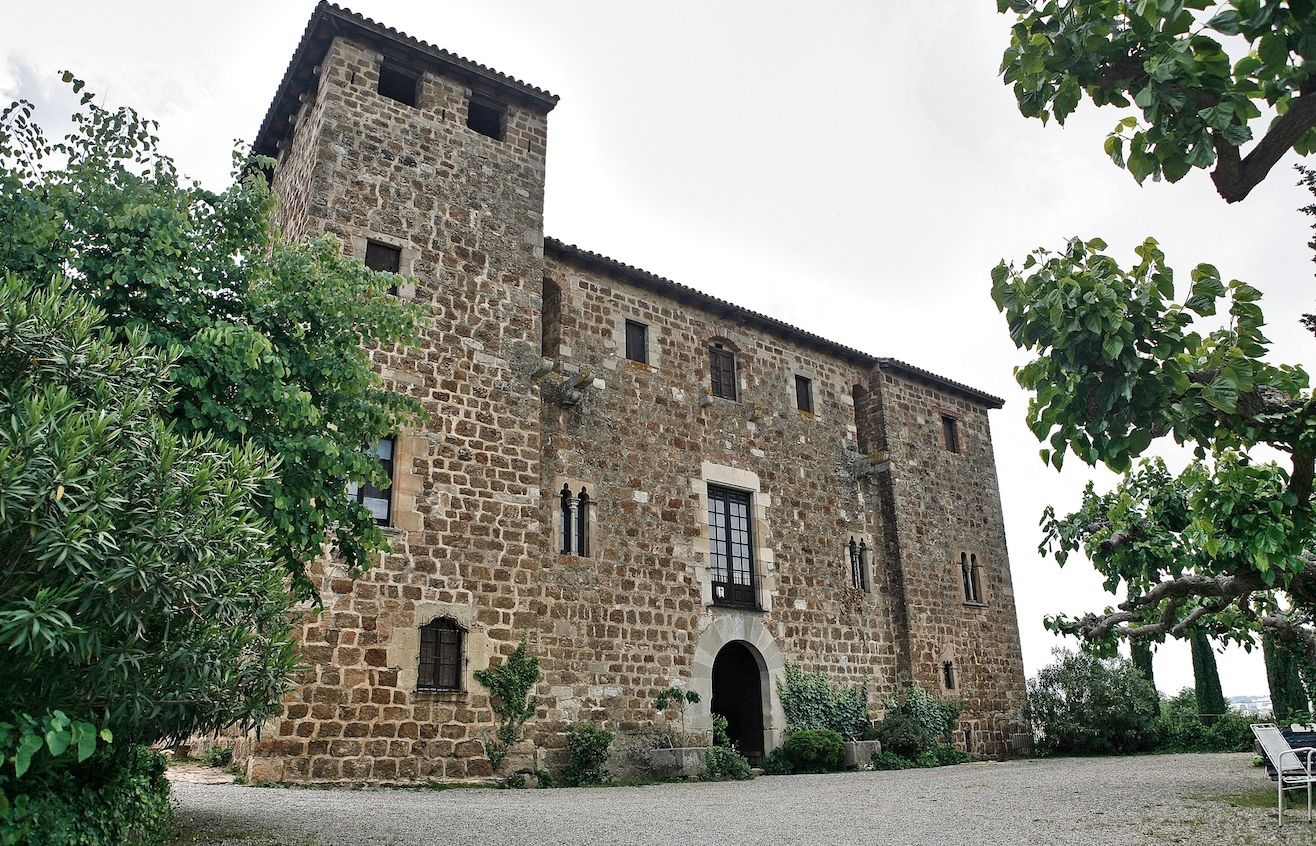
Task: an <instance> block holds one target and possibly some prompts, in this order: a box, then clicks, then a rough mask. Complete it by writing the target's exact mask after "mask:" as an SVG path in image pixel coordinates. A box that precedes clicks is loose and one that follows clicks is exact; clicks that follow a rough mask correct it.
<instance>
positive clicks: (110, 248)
mask: <svg viewBox="0 0 1316 846" xmlns="http://www.w3.org/2000/svg"><path fill="white" fill-rule="evenodd" d="M65 80H66V82H69V83H70V84H71V85H72V87H73V90H74V91H75V92H76V91H80V90H81V89H82V83H81V82H80V81H79V80H75V79H73V78H72V75H71V74H67V73H66V74H65ZM90 99H91V98H90V95H87V94H84V97H83V106H82V108H81V110H80V111H78V112H76V113H75V114H74V115H73V118H72V119H73V126H74V131H73V132H72V133H71V134H70V135H68V136H67V137H66V138H65V139H64V140H63V141H59V142H55V143H52V142H50V141H48V140H47V138H46V136H45V134H44V132H43V131H42V129H41V128H40V127H39V126H38V125H37V124H36V123H35V122H34V121H33V117H32V111H33V110H32V106H31V104H30V103H27V102H24V101H19V102H16V103H14V104H12V105H10V106H9V107H8V108H6V109H5V110H4V111H3V112H0V235H3V237H0V267H4V268H6V269H8V270H9V271H10V272H12V273H13V274H15V275H16V276H19V277H21V278H24V279H27V280H29V281H30V282H31V283H32V284H34V285H44V284H49V283H50V280H52V279H54V278H55V277H56V276H61V275H62V276H65V277H67V279H68V281H69V285H70V286H71V287H72V290H73V291H74V292H76V293H77V294H79V295H80V296H82V297H84V298H86V299H87V300H89V301H90V302H91V303H92V304H94V305H95V306H96V307H97V308H98V309H99V310H100V311H101V312H102V313H103V314H104V322H105V325H106V326H108V327H111V328H114V329H120V330H124V331H128V330H132V331H135V332H138V333H140V334H141V336H142V337H143V338H145V340H146V342H147V343H148V344H149V345H150V346H151V347H154V348H156V349H162V350H170V351H171V355H172V356H173V358H174V366H175V367H176V372H175V374H174V379H173V383H174V390H173V391H172V392H171V393H170V394H169V404H168V406H167V408H165V409H164V411H165V413H166V415H167V416H168V417H169V418H171V419H172V420H173V421H174V423H175V426H176V429H177V430H178V432H179V433H180V434H183V435H187V434H192V433H208V434H209V435H211V436H212V437H215V438H219V439H222V440H224V441H227V442H228V443H230V444H233V445H235V446H242V447H244V448H246V447H248V446H251V447H256V448H258V449H259V450H261V451H262V452H264V453H265V454H267V455H270V456H274V457H277V458H278V459H279V461H278V463H277V464H275V465H274V466H273V469H272V472H270V473H268V474H267V477H266V479H265V481H264V482H263V483H262V485H263V488H264V491H263V492H264V494H265V495H264V496H262V497H260V498H259V499H258V500H256V501H255V502H254V506H255V507H256V508H257V509H258V510H259V512H260V514H261V515H262V516H263V517H264V519H265V520H266V521H267V522H268V523H269V524H270V525H271V527H272V528H273V529H274V530H275V531H274V533H273V535H272V538H271V541H270V542H271V544H272V548H271V553H272V560H273V561H274V562H275V563H276V564H277V565H279V566H281V567H283V568H284V569H285V570H286V571H287V572H288V574H289V575H290V576H291V577H292V579H293V584H294V590H295V592H296V593H297V595H298V596H300V597H311V596H313V595H314V588H313V586H312V585H311V584H310V582H309V581H308V580H307V578H306V575H305V564H306V562H308V561H310V560H311V559H313V558H315V557H316V556H318V555H319V554H320V553H321V550H322V549H323V547H324V545H326V544H329V543H332V544H334V545H335V546H336V548H337V553H338V556H339V557H340V559H341V560H342V561H343V562H344V563H345V564H346V565H348V566H349V567H351V568H360V567H363V566H365V565H366V563H367V562H368V559H369V556H370V555H371V554H372V553H374V552H378V551H382V550H385V549H387V544H386V542H385V540H384V537H383V535H382V534H381V532H380V531H379V528H378V526H376V525H375V523H374V521H373V520H372V519H371V516H370V514H369V512H368V511H367V510H366V509H365V508H364V507H362V506H361V505H359V504H357V503H356V502H354V501H350V500H349V499H348V498H347V497H346V496H345V495H344V491H345V490H346V488H347V485H348V483H350V482H360V481H363V480H366V479H371V480H372V481H374V482H376V483H377V484H381V485H382V484H386V480H384V479H382V478H380V477H379V474H380V472H381V471H380V469H379V467H378V463H377V462H376V461H375V460H374V459H373V457H372V455H371V452H370V448H371V446H372V445H373V444H374V443H375V442H376V441H378V440H379V439H380V438H382V437H385V436H387V435H390V434H392V433H394V432H396V431H397V430H398V429H399V427H400V426H401V425H402V424H403V423H404V422H405V421H406V420H407V419H408V417H409V416H410V415H411V414H412V413H414V412H415V411H416V409H417V407H418V406H417V405H416V403H415V402H413V401H411V400H410V399H408V398H405V397H403V396H402V395H400V394H397V393H395V392H393V391H391V390H389V389H388V386H387V385H386V384H385V383H384V382H383V380H382V379H381V377H380V376H379V375H378V374H377V373H376V371H375V369H374V368H373V367H372V366H371V363H370V359H369V355H368V353H367V351H366V350H367V348H369V347H373V346H384V347H388V346H392V345H394V344H399V343H408V342H410V341H411V340H412V339H413V338H414V337H415V334H416V327H417V325H418V319H419V312H418V310H417V309H416V308H414V307H413V306H411V305H409V304H406V303H403V302H401V301H399V300H398V299H397V298H396V297H391V296H389V295H388V288H389V286H390V285H391V284H394V283H395V282H396V279H392V278H391V277H389V276H387V275H385V274H379V273H374V272H372V271H370V270H368V269H366V268H365V267H364V266H363V265H361V264H360V263H359V262H354V261H351V260H348V259H346V258H344V257H343V256H342V255H341V254H340V252H339V249H338V247H337V245H336V242H335V241H334V240H333V239H332V238H328V237H325V238H320V239H317V240H315V241H312V242H310V243H305V244H288V243H285V242H283V241H282V240H280V239H279V238H278V237H277V235H278V233H277V231H276V230H275V228H274V226H273V225H272V223H271V220H272V214H273V211H274V207H275V199H274V196H273V194H272V193H271V192H270V189H269V187H268V185H267V184H266V181H265V179H264V177H263V176H262V175H261V173H260V171H259V167H260V166H263V165H268V164H269V162H268V161H264V160H255V161H251V160H248V159H247V158H246V157H245V156H244V155H242V154H241V153H235V154H234V174H235V177H234V180H233V183H232V184H231V185H230V186H229V187H228V188H226V189H225V190H223V191H219V192H214V191H209V190H206V189H204V188H202V187H201V186H200V185H198V184H196V183H188V182H187V181H185V180H184V179H182V178H181V177H180V176H179V174H178V172H177V170H176V168H175V166H174V163H173V161H172V160H171V159H169V158H168V157H167V156H164V155H163V154H161V153H160V152H159V150H158V149H157V138H156V136H155V134H154V133H155V129H156V124H155V123H154V122H153V121H149V120H146V119H144V118H142V117H140V116H138V114H137V113H136V112H134V111H133V110H131V109H127V108H120V109H118V110H116V111H109V110H106V109H103V108H100V107H98V106H96V105H94V104H92V103H91V102H90Z"/></svg>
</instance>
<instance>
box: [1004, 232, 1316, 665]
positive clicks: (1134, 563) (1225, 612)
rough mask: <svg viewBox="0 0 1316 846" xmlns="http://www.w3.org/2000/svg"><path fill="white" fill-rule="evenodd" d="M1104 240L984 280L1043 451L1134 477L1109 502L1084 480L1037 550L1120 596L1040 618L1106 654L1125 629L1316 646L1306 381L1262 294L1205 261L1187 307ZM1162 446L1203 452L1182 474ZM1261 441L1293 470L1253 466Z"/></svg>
mask: <svg viewBox="0 0 1316 846" xmlns="http://www.w3.org/2000/svg"><path fill="white" fill-rule="evenodd" d="M1105 248H1106V245H1105V244H1104V243H1102V242H1101V241H1099V240H1095V239H1094V240H1091V241H1087V242H1083V241H1080V240H1077V239H1075V240H1073V241H1071V242H1070V243H1069V244H1068V245H1067V247H1066V248H1065V250H1064V251H1063V252H1061V253H1052V252H1050V251H1048V250H1039V251H1037V252H1035V253H1034V254H1032V255H1030V256H1029V257H1028V259H1027V261H1025V263H1024V265H1023V266H1022V267H1020V268H1016V267H1015V266H1013V265H1009V264H1006V263H1004V262H1002V263H1001V264H1000V265H998V266H997V267H996V269H995V270H994V271H993V274H992V278H993V284H992V295H993V298H994V299H995V301H996V304H997V306H998V307H999V308H1000V309H1001V310H1002V311H1003V312H1004V313H1005V315H1006V318H1007V320H1008V322H1009V326H1010V334H1011V338H1012V339H1013V340H1014V342H1015V344H1016V345H1018V346H1019V347H1020V348H1021V349H1024V350H1027V351H1029V352H1030V353H1031V354H1032V355H1033V358H1032V360H1031V361H1029V362H1028V363H1027V364H1025V365H1024V366H1023V367H1021V368H1019V370H1018V371H1017V374H1016V375H1017V378H1018V380H1019V383H1020V384H1021V385H1022V386H1023V387H1024V388H1026V389H1028V390H1030V391H1031V392H1033V397H1032V399H1031V400H1030V402H1029V407H1028V412H1027V417H1028V424H1029V426H1030V428H1031V429H1032V431H1033V433H1034V434H1035V435H1036V436H1037V437H1038V439H1039V440H1041V441H1043V442H1044V443H1045V444H1046V446H1045V447H1044V448H1043V450H1042V453H1041V454H1042V458H1043V459H1044V460H1047V461H1050V462H1051V463H1052V464H1054V465H1055V466H1056V467H1059V466H1061V464H1062V462H1063V460H1064V457H1065V456H1066V455H1067V454H1073V455H1075V456H1077V457H1078V458H1080V459H1081V460H1083V461H1085V462H1087V463H1089V464H1096V463H1099V462H1101V463H1105V464H1106V465H1107V466H1108V467H1110V468H1111V469H1112V470H1114V471H1116V472H1118V473H1122V474H1125V475H1124V476H1123V478H1122V479H1121V480H1120V482H1119V484H1118V485H1116V487H1115V488H1114V489H1113V490H1111V491H1109V492H1107V493H1104V494H1097V493H1096V492H1095V490H1094V488H1093V486H1092V485H1091V484H1089V485H1088V487H1087V490H1086V491H1085V493H1084V495H1083V500H1082V505H1081V507H1080V508H1079V509H1078V510H1077V511H1075V512H1074V513H1072V514H1070V515H1068V516H1066V517H1063V518H1060V517H1057V516H1056V514H1055V511H1054V509H1051V508H1048V509H1047V510H1046V512H1045V515H1044V518H1043V531H1044V539H1043V541H1042V544H1041V547H1040V549H1041V551H1042V552H1043V553H1044V554H1045V553H1053V554H1054V555H1055V557H1056V559H1057V561H1058V562H1059V563H1061V564H1062V565H1063V564H1064V563H1065V561H1066V559H1067V556H1068V555H1069V554H1070V553H1072V552H1075V551H1082V552H1083V553H1085V554H1086V556H1087V557H1088V559H1089V560H1090V561H1091V562H1092V564H1093V566H1094V567H1096V569H1097V570H1098V572H1100V573H1101V574H1102V575H1104V576H1105V577H1106V583H1105V587H1106V589H1107V590H1109V591H1110V592H1111V593H1117V592H1119V591H1124V592H1126V594H1127V598H1126V599H1125V600H1124V601H1123V602H1121V603H1120V604H1119V605H1118V606H1117V607H1114V608H1107V609H1106V610H1105V611H1104V612H1102V613H1100V614H1087V615H1084V616H1082V617H1080V618H1077V619H1070V618H1066V617H1055V618H1050V619H1048V620H1047V625H1048V626H1050V627H1051V628H1053V629H1056V630H1058V631H1061V632H1065V633H1070V634H1077V635H1080V636H1081V637H1083V638H1084V639H1085V640H1086V641H1087V642H1088V643H1089V644H1091V645H1093V646H1095V647H1097V648H1098V649H1099V650H1100V651H1103V652H1104V653H1106V654H1109V653H1110V652H1111V651H1113V649H1114V643H1115V641H1116V640H1117V639H1118V638H1121V637H1127V638H1132V639H1134V640H1159V639H1162V638H1164V637H1165V636H1167V635H1169V636H1173V637H1181V638H1182V637H1186V636H1188V635H1189V634H1191V633H1192V631H1194V630H1195V629H1201V630H1202V631H1203V632H1204V633H1206V634H1208V635H1210V636H1212V637H1214V638H1216V639H1218V640H1222V641H1224V642H1228V641H1230V640H1234V641H1237V642H1240V643H1243V644H1244V645H1246V646H1249V647H1250V646H1251V644H1252V636H1253V634H1254V633H1256V632H1257V631H1259V630H1266V631H1269V632H1270V633H1272V634H1274V635H1275V636H1277V637H1280V638H1282V639H1285V640H1299V641H1302V642H1303V643H1304V645H1305V647H1306V648H1307V649H1313V648H1316V636H1314V633H1313V628H1312V623H1313V611H1314V610H1316V566H1314V565H1313V559H1312V558H1311V556H1310V553H1309V552H1308V550H1310V549H1312V548H1313V541H1314V540H1316V538H1313V526H1316V520H1314V519H1313V518H1314V517H1316V514H1313V510H1312V501H1311V495H1312V478H1313V461H1314V460H1316V404H1313V402H1312V396H1311V392H1310V391H1309V390H1308V388H1307V384H1308V378H1307V374H1306V373H1305V372H1304V371H1303V370H1302V369H1301V368H1298V367H1294V366H1290V365H1275V364H1271V363H1270V362H1268V361H1266V360H1265V355H1266V353H1267V350H1268V343H1269V342H1268V341H1267V339H1266V337H1265V336H1264V335H1263V334H1262V332H1261V326H1262V324H1263V316H1262V312H1261V308H1260V306H1259V305H1258V300H1259V299H1260V296H1261V295H1260V293H1259V292H1257V291H1256V289H1254V288H1252V287H1251V286H1249V285H1246V284H1245V283H1243V282H1239V281H1237V280H1233V281H1230V282H1228V283H1226V282H1224V281H1223V280H1222V279H1221V277H1220V274H1219V273H1218V271H1217V270H1216V269H1215V268H1214V267H1212V266H1210V265H1206V264H1202V265H1198V266H1197V267H1196V268H1195V269H1194V270H1193V272H1192V277H1191V285H1190V286H1189V289H1188V291H1187V292H1186V293H1187V296H1186V298H1185V299H1183V301H1182V302H1179V301H1176V300H1175V299H1174V296H1175V294H1176V285H1175V279H1174V273H1173V271H1172V270H1171V269H1170V267H1169V266H1168V264H1167V263H1166V260H1165V255H1164V254H1163V253H1162V252H1161V251H1160V249H1159V248H1158V247H1157V245H1156V242H1155V241H1154V240H1152V239H1147V241H1145V242H1144V243H1143V244H1142V245H1141V246H1139V247H1138V248H1137V250H1136V251H1135V252H1136V253H1137V258H1138V261H1137V263H1136V264H1135V265H1133V266H1132V267H1131V268H1129V269H1125V268H1123V267H1121V266H1120V264H1119V263H1118V262H1117V261H1116V260H1115V259H1114V258H1112V257H1111V256H1109V255H1107V254H1106V253H1105V252H1104V250H1105ZM1222 301H1223V302H1222ZM1199 321H1200V323H1199ZM1166 440H1172V441H1175V442H1177V443H1179V444H1183V445H1186V446H1188V447H1190V448H1191V450H1192V452H1193V455H1194V459H1193V460H1192V461H1191V462H1189V463H1188V465H1187V466H1186V467H1185V468H1184V469H1183V470H1182V471H1180V472H1178V473H1177V474H1176V473H1171V472H1170V470H1169V469H1168V468H1167V467H1166V464H1165V462H1164V461H1162V460H1161V459H1159V458H1144V457H1143V456H1144V454H1145V453H1146V452H1147V450H1148V449H1149V448H1150V447H1151V445H1152V444H1153V442H1156V441H1166ZM1260 445H1265V446H1267V447H1269V448H1271V449H1272V450H1275V451H1278V452H1279V453H1280V454H1283V455H1287V458H1288V461H1289V466H1288V467H1282V466H1280V464H1279V463H1278V462H1276V461H1272V460H1262V459H1257V458H1254V457H1252V455H1251V454H1250V453H1249V450H1251V449H1253V448H1254V447H1257V446H1260ZM1135 460H1137V462H1138V463H1137V464H1136V465H1134V461H1135Z"/></svg>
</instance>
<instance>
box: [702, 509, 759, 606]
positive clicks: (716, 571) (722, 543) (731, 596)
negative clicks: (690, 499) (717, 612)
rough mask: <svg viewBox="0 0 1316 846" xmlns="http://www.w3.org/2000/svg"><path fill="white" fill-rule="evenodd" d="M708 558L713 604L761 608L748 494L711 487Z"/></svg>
mask: <svg viewBox="0 0 1316 846" xmlns="http://www.w3.org/2000/svg"><path fill="white" fill-rule="evenodd" d="M708 554H709V569H710V572H711V574H712V582H713V603H714V604H715V605H730V606H733V607H736V608H758V607H759V603H758V591H757V590H755V587H756V579H755V578H754V553H753V532H752V530H751V523H750V499H749V494H747V493H745V492H743V491H733V490H730V489H728V488H719V487H716V486H714V485H709V486H708Z"/></svg>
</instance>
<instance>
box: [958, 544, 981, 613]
mask: <svg viewBox="0 0 1316 846" xmlns="http://www.w3.org/2000/svg"><path fill="white" fill-rule="evenodd" d="M960 581H961V582H962V584H963V587H964V601H965V602H970V603H973V604H978V605H980V604H982V601H983V599H982V572H981V569H980V568H979V566H978V556H977V554H976V553H967V552H961V553H960Z"/></svg>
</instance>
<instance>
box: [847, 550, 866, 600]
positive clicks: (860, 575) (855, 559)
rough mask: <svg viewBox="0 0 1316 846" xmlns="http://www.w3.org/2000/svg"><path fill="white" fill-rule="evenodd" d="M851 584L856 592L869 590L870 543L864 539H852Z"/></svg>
mask: <svg viewBox="0 0 1316 846" xmlns="http://www.w3.org/2000/svg"><path fill="white" fill-rule="evenodd" d="M848 548H849V551H850V584H852V585H854V587H855V589H856V590H862V591H867V590H868V542H867V541H866V540H864V539H863V538H860V539H859V540H858V541H856V540H855V539H854V538H850V543H849V546H848Z"/></svg>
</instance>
